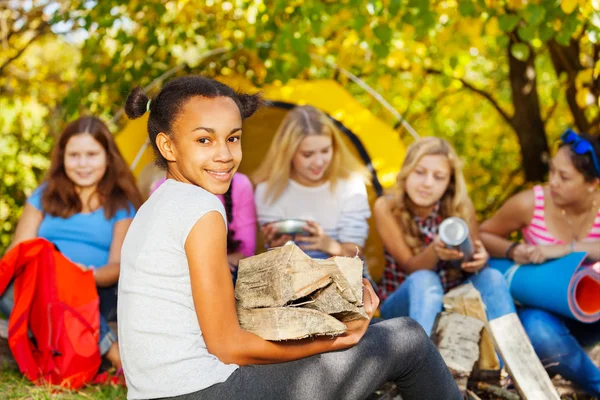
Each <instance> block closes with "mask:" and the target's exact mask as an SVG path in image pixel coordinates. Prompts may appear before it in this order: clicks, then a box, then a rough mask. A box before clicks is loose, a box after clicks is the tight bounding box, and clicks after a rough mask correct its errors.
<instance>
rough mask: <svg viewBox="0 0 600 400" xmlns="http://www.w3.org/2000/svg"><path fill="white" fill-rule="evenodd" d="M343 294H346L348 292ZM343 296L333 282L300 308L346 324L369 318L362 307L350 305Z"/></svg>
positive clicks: (342, 292)
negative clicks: (332, 316)
mask: <svg viewBox="0 0 600 400" xmlns="http://www.w3.org/2000/svg"><path fill="white" fill-rule="evenodd" d="M345 292H346V293H348V290H346V291H345ZM343 296H344V291H341V290H340V287H339V286H338V285H337V284H336V281H335V280H334V282H332V283H331V284H329V286H327V287H325V288H323V289H321V290H319V291H318V292H316V293H315V294H313V295H312V296H311V300H309V301H306V302H304V303H302V304H301V306H302V307H304V308H310V309H312V310H317V311H321V312H323V313H325V314H329V315H334V316H335V317H336V318H338V319H339V320H341V321H346V322H347V321H353V320H356V319H368V318H369V316H368V315H367V313H366V312H365V308H364V307H363V306H357V305H356V304H353V303H350V302H349V301H348V300H346V298H344V297H343Z"/></svg>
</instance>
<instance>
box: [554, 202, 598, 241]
mask: <svg viewBox="0 0 600 400" xmlns="http://www.w3.org/2000/svg"><path fill="white" fill-rule="evenodd" d="M597 211H598V205H597V204H596V199H594V200H592V208H591V209H590V210H589V211H587V212H586V213H585V214H584V218H583V219H582V220H581V221H580V222H579V223H578V224H577V229H574V228H573V222H572V221H571V218H570V217H569V216H568V215H567V211H566V210H565V209H564V208H561V210H560V213H561V214H562V215H563V216H564V217H565V219H566V220H567V223H568V224H569V229H570V230H571V236H572V237H573V241H575V242H578V241H579V231H580V230H581V228H582V227H585V226H584V223H585V222H586V220H587V217H588V214H590V213H593V214H596V213H597ZM595 220H596V218H594V219H593V220H592V225H593V224H594V221H595ZM585 232H587V230H586V231H585Z"/></svg>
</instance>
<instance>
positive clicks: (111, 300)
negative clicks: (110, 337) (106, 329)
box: [98, 284, 117, 321]
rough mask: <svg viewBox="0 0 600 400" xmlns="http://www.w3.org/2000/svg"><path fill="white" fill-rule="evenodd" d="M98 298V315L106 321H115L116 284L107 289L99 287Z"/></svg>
mask: <svg viewBox="0 0 600 400" xmlns="http://www.w3.org/2000/svg"><path fill="white" fill-rule="evenodd" d="M98 297H99V298H100V314H102V315H104V318H106V320H107V321H116V320H117V284H114V285H112V286H109V287H99V288H98Z"/></svg>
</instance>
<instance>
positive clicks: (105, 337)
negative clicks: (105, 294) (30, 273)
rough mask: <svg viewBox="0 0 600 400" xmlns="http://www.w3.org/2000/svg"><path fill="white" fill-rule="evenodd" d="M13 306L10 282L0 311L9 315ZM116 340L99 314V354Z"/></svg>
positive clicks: (11, 284) (105, 350) (0, 299)
mask: <svg viewBox="0 0 600 400" xmlns="http://www.w3.org/2000/svg"><path fill="white" fill-rule="evenodd" d="M14 307H15V290H14V285H13V283H12V282H11V283H10V284H9V285H8V286H7V287H6V290H5V291H4V294H2V296H0V312H1V313H2V314H4V315H6V316H7V317H8V316H10V313H11V312H12V310H13V308H14ZM116 341H117V339H116V335H115V333H114V332H113V330H112V329H111V328H110V326H108V323H107V322H106V319H105V318H104V316H103V315H102V314H100V340H99V341H98V346H99V347H100V354H101V355H105V354H106V353H107V352H108V350H109V349H110V346H112V344H113V343H115V342H116Z"/></svg>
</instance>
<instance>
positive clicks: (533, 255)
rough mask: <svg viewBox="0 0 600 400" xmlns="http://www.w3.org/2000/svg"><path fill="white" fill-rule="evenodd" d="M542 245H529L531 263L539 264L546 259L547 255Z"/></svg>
mask: <svg viewBox="0 0 600 400" xmlns="http://www.w3.org/2000/svg"><path fill="white" fill-rule="evenodd" d="M543 247H544V246H529V249H528V251H529V262H530V263H531V264H541V263H543V262H544V261H546V259H547V258H548V257H546V254H545V252H544V248H543Z"/></svg>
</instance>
